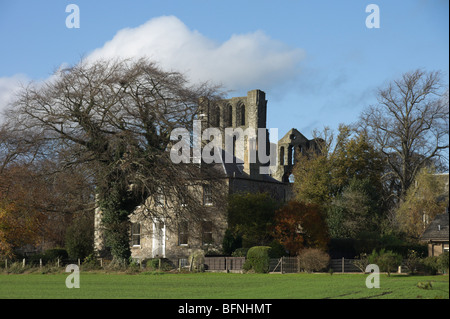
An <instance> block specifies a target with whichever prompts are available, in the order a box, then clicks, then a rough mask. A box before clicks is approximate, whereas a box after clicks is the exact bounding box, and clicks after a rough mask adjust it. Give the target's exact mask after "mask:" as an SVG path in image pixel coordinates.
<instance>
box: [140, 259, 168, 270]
mask: <svg viewBox="0 0 450 319" xmlns="http://www.w3.org/2000/svg"><path fill="white" fill-rule="evenodd" d="M160 260H161V264H160ZM142 263H143V264H145V268H146V269H150V270H151V271H156V270H158V271H169V270H172V269H173V268H174V267H173V265H172V263H171V262H170V261H169V259H167V258H150V259H146V260H144V261H143V262H142ZM160 265H161V269H160Z"/></svg>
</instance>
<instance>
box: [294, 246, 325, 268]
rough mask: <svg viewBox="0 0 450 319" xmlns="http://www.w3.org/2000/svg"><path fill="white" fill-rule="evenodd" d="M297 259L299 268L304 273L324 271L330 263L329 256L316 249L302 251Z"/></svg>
mask: <svg viewBox="0 0 450 319" xmlns="http://www.w3.org/2000/svg"><path fill="white" fill-rule="evenodd" d="M298 258H299V264H300V268H301V269H303V270H304V271H306V272H313V271H321V270H324V269H326V268H327V267H328V264H329V263H330V255H328V254H327V253H326V252H324V251H322V250H320V249H317V248H306V249H302V250H301V251H300V254H299V256H298Z"/></svg>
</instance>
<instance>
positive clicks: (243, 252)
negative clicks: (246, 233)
mask: <svg viewBox="0 0 450 319" xmlns="http://www.w3.org/2000/svg"><path fill="white" fill-rule="evenodd" d="M247 252H248V248H244V247H242V248H238V249H236V250H235V251H233V253H232V254H231V257H246V256H247Z"/></svg>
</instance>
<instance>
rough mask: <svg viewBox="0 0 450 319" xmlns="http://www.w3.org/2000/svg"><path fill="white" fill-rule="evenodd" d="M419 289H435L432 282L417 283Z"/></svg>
mask: <svg viewBox="0 0 450 319" xmlns="http://www.w3.org/2000/svg"><path fill="white" fill-rule="evenodd" d="M417 287H418V288H420V289H425V290H429V289H433V285H432V284H431V281H419V282H418V283H417Z"/></svg>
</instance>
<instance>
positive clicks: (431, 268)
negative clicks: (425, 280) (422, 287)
mask: <svg viewBox="0 0 450 319" xmlns="http://www.w3.org/2000/svg"><path fill="white" fill-rule="evenodd" d="M422 265H423V269H424V271H425V272H426V273H428V274H430V275H436V273H437V272H438V269H439V266H438V257H436V256H429V257H426V258H424V259H423V260H422Z"/></svg>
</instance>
